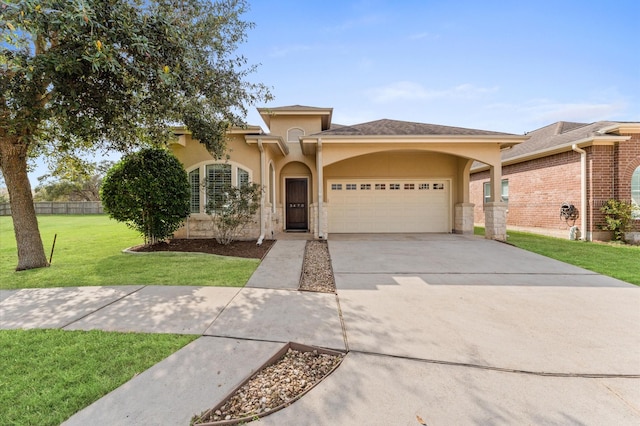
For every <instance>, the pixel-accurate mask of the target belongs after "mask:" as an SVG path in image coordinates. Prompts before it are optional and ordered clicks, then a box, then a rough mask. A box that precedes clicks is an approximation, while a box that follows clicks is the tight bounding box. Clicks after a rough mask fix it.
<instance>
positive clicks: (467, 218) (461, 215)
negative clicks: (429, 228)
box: [453, 203, 475, 234]
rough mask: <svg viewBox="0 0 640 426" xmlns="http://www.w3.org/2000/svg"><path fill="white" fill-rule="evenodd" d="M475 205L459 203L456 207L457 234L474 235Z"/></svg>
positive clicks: (454, 230) (455, 231)
mask: <svg viewBox="0 0 640 426" xmlns="http://www.w3.org/2000/svg"><path fill="white" fill-rule="evenodd" d="M474 207H475V204H473V203H458V204H456V205H455V212H454V222H455V223H454V226H453V232H454V233H455V234H473V208H474Z"/></svg>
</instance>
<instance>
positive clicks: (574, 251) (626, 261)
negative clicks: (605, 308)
mask: <svg viewBox="0 0 640 426" xmlns="http://www.w3.org/2000/svg"><path fill="white" fill-rule="evenodd" d="M475 233H476V235H484V228H480V227H476V229H475ZM507 242H509V244H513V245H514V246H516V247H519V248H521V249H524V250H528V251H531V252H534V253H538V254H541V255H543V256H547V257H550V258H552V259H556V260H560V261H562V262H565V263H569V264H571V265H575V266H579V267H581V268H584V269H588V270H590V271H594V272H597V273H599V274H602V275H608V276H610V277H613V278H617V279H619V280H622V281H626V282H628V283H631V284H635V285H640V246H631V245H624V244H619V243H597V242H596V243H594V242H585V241H571V240H569V239H566V240H565V239H562V238H553V237H546V236H543V235H537V234H530V233H528V232H516V231H508V232H507Z"/></svg>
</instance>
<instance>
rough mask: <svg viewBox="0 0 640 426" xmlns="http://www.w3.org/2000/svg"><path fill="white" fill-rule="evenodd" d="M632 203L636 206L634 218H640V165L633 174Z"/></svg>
mask: <svg viewBox="0 0 640 426" xmlns="http://www.w3.org/2000/svg"><path fill="white" fill-rule="evenodd" d="M631 204H632V205H633V207H634V210H633V218H634V219H640V166H638V167H636V170H635V171H634V172H633V174H632V175H631Z"/></svg>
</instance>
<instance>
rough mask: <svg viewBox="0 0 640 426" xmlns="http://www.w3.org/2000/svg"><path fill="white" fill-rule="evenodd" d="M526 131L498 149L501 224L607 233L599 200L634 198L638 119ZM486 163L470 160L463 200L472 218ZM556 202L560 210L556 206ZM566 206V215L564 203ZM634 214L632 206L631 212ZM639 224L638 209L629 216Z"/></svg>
mask: <svg viewBox="0 0 640 426" xmlns="http://www.w3.org/2000/svg"><path fill="white" fill-rule="evenodd" d="M527 136H529V139H528V140H527V141H525V142H523V143H522V144H519V145H515V146H513V147H512V148H509V149H506V150H503V152H502V182H501V188H500V189H501V193H502V198H503V200H504V201H505V202H507V227H508V228H509V229H514V230H518V229H520V230H526V231H531V232H537V233H542V234H547V235H554V236H559V237H568V236H569V233H570V230H571V227H572V226H577V227H578V228H579V230H580V234H581V238H582V239H586V240H605V241H606V240H608V239H610V237H611V235H610V233H609V232H606V231H602V229H601V227H602V225H603V224H604V216H603V214H602V213H601V212H600V207H602V205H603V204H604V203H605V202H606V201H607V200H609V199H612V198H613V199H618V200H626V201H632V202H633V203H634V204H635V205H636V206H638V205H640V123H638V122H633V123H629V122H610V121H599V122H595V123H591V124H585V123H571V122H562V121H561V122H557V123H554V124H550V125H548V126H545V127H542V128H540V129H537V130H535V131H533V132H530V133H528V134H527ZM489 187H490V184H489V171H488V167H487V166H486V165H483V164H482V163H479V162H476V163H474V165H473V166H472V168H471V183H470V191H471V196H470V201H471V203H474V204H475V207H474V222H475V223H476V224H483V223H484V207H485V206H486V200H487V199H488V197H487V194H488V193H487V191H488V190H489ZM563 206H564V207H565V208H564V212H565V216H568V217H562V216H561V214H560V211H561V208H562V207H563ZM570 206H574V208H575V209H576V210H577V211H576V212H575V213H576V214H574V215H568V214H566V213H567V207H570ZM636 217H637V213H636ZM634 222H635V223H634V227H635V230H637V231H640V217H638V218H637V219H636V220H635V221H634Z"/></svg>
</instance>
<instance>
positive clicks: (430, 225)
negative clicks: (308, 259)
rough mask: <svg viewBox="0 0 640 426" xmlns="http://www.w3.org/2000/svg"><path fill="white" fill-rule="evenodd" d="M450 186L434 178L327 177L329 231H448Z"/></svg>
mask: <svg viewBox="0 0 640 426" xmlns="http://www.w3.org/2000/svg"><path fill="white" fill-rule="evenodd" d="M449 187H450V184H449V182H448V181H447V180H437V179H422V180H386V181H382V180H330V181H329V185H328V188H329V190H328V195H329V197H328V208H329V232H330V233H344V232H449V231H450V225H449V205H450V191H449ZM347 188H350V189H349V190H347Z"/></svg>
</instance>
